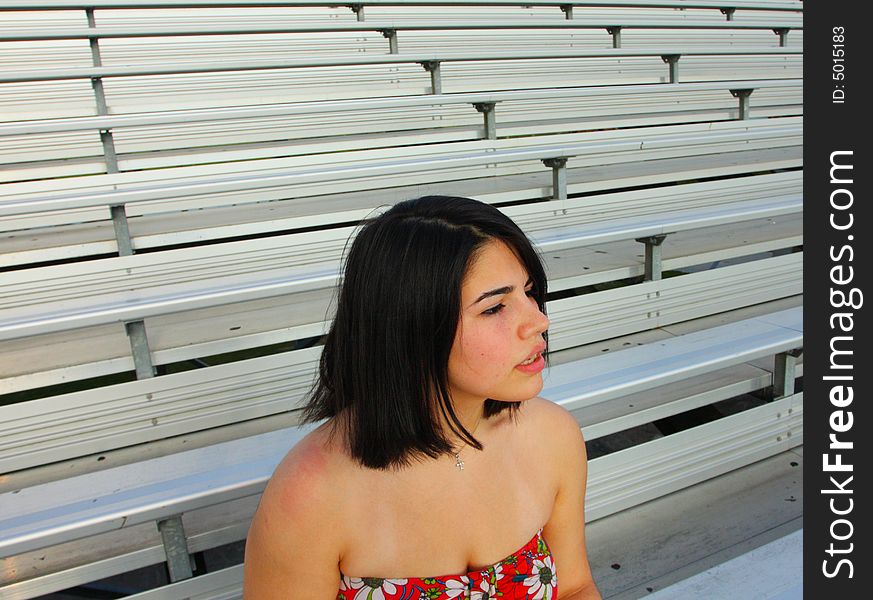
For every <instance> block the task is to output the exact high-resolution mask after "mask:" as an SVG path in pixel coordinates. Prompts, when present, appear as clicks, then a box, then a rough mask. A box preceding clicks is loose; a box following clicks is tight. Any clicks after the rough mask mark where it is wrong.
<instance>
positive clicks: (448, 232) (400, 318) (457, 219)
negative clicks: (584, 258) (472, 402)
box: [303, 196, 547, 469]
mask: <svg viewBox="0 0 873 600" xmlns="http://www.w3.org/2000/svg"><path fill="white" fill-rule="evenodd" d="M491 240H501V241H503V242H504V243H506V244H507V245H508V246H509V247H510V248H511V249H512V250H513V251H514V252H515V254H516V256H517V257H518V259H519V261H520V262H521V263H522V265H523V266H524V267H525V269H526V270H527V273H528V275H529V276H530V278H531V280H532V283H533V297H534V298H535V299H536V301H537V304H538V305H539V307H540V310H542V311H543V312H545V300H546V285H547V284H546V275H545V271H544V269H543V265H542V262H541V260H540V257H539V256H538V254H537V252H536V251H535V250H534V248H533V246H532V245H531V242H530V241H529V240H528V238H527V237H526V236H525V234H524V233H523V232H522V231H521V229H519V227H518V226H517V225H516V224H515V223H514V222H513V221H512V220H511V219H510V218H509V217H507V216H506V215H504V214H503V213H502V212H500V211H499V210H498V209H497V208H495V207H493V206H490V205H488V204H485V203H483V202H479V201H477V200H471V199H469V198H460V197H450V196H425V197H422V198H417V199H414V200H406V201H403V202H400V203H398V204H396V205H394V206H393V207H392V208H390V209H389V210H387V211H386V212H384V213H382V214H381V215H379V216H377V217H375V218H372V219H368V220H365V221H364V223H363V226H362V227H361V228H360V229H359V231H358V234H357V236H356V237H355V239H354V241H353V242H352V245H351V248H350V250H349V252H348V255H347V257H346V261H345V267H344V269H343V273H342V277H341V284H340V291H339V295H338V301H337V307H336V315H335V317H334V320H333V324H332V326H331V328H330V331H329V333H328V334H327V338H326V341H325V344H324V349H323V351H322V354H321V361H320V365H319V373H318V379H317V381H316V383H315V385H314V387H313V390H312V392H311V394H310V397H309V400H308V402H307V404H306V405H305V407H304V411H303V419H304V421H305V422H313V421H320V420H322V419H327V418H330V417H336V419H335V422H334V425H335V426H336V425H338V421H339V420H340V419H342V423H343V425H344V426H345V427H344V428H343V429H344V431H345V437H346V440H345V441H346V443H347V446H348V448H349V451H350V452H351V455H352V456H353V457H354V458H355V459H356V460H358V461H359V462H360V463H361V464H362V465H364V466H366V467H370V468H375V469H388V468H400V467H404V466H408V465H409V464H410V462H411V461H410V459H413V458H414V459H416V460H422V459H424V457H430V458H437V457H439V456H441V455H443V454H447V453H450V452H452V444H451V442H450V441H449V439H447V434H446V432H445V431H443V428H442V426H441V425H440V419H439V415H440V414H441V415H443V417H444V418H445V420H446V422H447V423H448V424H449V427H450V428H451V430H452V432H454V433H455V434H456V435H458V436H460V437H461V438H462V439H463V440H464V441H465V442H466V443H467V444H469V445H470V446H471V447H473V448H476V449H478V450H481V449H482V445H481V443H480V442H479V441H478V440H476V438H474V437H473V435H472V433H470V432H469V431H468V430H467V429H466V428H465V427H464V426H463V424H462V423H461V422H460V420H459V419H458V417H457V415H456V414H455V411H454V409H453V406H452V402H451V395H450V391H449V390H450V388H449V380H448V362H449V353H450V351H451V348H452V344H453V342H454V339H455V332H456V330H457V327H458V321H459V318H460V310H461V309H460V306H461V284H462V282H463V280H464V276H465V274H466V272H467V269H468V267H469V266H470V265H471V263H472V261H473V260H475V258H476V255H477V253H478V252H480V251H481V250H482V248H483V246H485V245H486V244H487V243H488V242H489V241H491ZM518 408H519V403H518V402H499V401H496V400H492V399H490V398H489V399H487V400H486V401H485V413H484V416H485V417H490V416H493V415H496V414H498V413H500V412H502V411H504V410H508V411H510V413H509V414H510V415H511V416H512V417H513V418H514V417H515V415H516V413H517V411H518ZM334 431H335V430H334Z"/></svg>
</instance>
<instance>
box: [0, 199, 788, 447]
mask: <svg viewBox="0 0 873 600" xmlns="http://www.w3.org/2000/svg"><path fill="white" fill-rule="evenodd" d="M801 227H802V217H801V216H800V215H796V216H793V217H789V216H786V217H782V218H779V219H776V220H775V221H774V220H773V219H763V220H759V221H755V222H752V223H751V224H750V226H747V227H737V225H729V226H722V227H718V228H706V229H702V230H695V231H693V232H689V233H687V234H683V233H678V234H676V235H674V236H669V237H668V239H667V241H666V242H665V243H664V247H663V268H664V269H665V270H675V269H681V268H687V267H689V266H693V265H700V264H706V263H712V262H715V261H722V260H731V259H735V258H737V257H741V256H744V255H749V254H755V253H764V252H772V251H778V250H783V249H789V248H792V247H795V246H798V245H800V244H802V236H801ZM727 236H742V239H743V240H745V241H747V242H748V243H747V244H745V245H743V246H740V247H733V246H731V245H730V242H729V240H730V238H729V237H727ZM640 249H641V248H640V245H639V244H637V243H635V242H615V243H613V244H606V245H600V246H593V247H589V248H580V249H568V250H562V251H559V252H550V253H547V254H546V262H547V269H548V271H549V273H550V276H551V277H552V281H551V283H550V285H551V286H552V288H553V289H556V290H557V289H568V288H574V287H582V286H594V285H598V284H601V283H603V282H611V281H619V280H622V279H627V278H631V277H641V276H642V275H643V274H644V268H643V265H642V263H641V259H640V258H639V253H640ZM783 260H784V259H783ZM780 264H781V263H780ZM765 265H770V266H771V267H772V268H774V269H775V267H776V265H775V263H765ZM764 268H770V267H767V266H765V267H764ZM798 268H799V267H798ZM785 269H787V270H788V272H789V273H790V272H791V269H792V267H791V266H790V265H783V266H780V267H779V270H785ZM730 273H731V272H730V271H729V272H727V273H726V274H725V273H724V272H723V273H722V274H725V275H726V276H727V277H728V279H730V277H733V275H730ZM772 274H773V275H775V272H773V273H772ZM716 275H717V273H713V274H711V276H716ZM769 275H770V274H768V273H766V272H760V273H759V274H758V275H755V276H753V277H761V278H762V280H761V281H760V282H759V284H758V287H759V288H761V289H763V290H768V292H770V291H774V290H772V289H770V288H768V287H767V286H768V284H769ZM739 276H740V274H737V277H739ZM743 277H745V275H743ZM704 279H705V278H704ZM789 281H791V278H790V276H789ZM699 284H700V285H705V284H704V283H703V281H702V280H701V281H700V282H699ZM746 285H748V284H746ZM792 285H793V286H794V287H791V288H790V289H799V278H797V277H795V278H794V280H793V282H792ZM753 288H754V285H753ZM743 289H746V288H743ZM753 291H757V290H754V289H753ZM630 292H631V290H628V293H630ZM743 294H744V293H743V292H741V293H739V294H732V295H731V297H732V298H733V299H734V300H733V301H734V302H740V303H742V302H745V301H748V300H749V299H750V298H754V297H755V295H754V294H753V295H751V296H749V297H744V295H743ZM331 297H332V290H330V289H328V288H325V289H323V290H320V291H317V292H312V293H306V294H295V295H292V296H290V297H284V298H283V297H277V298H275V299H272V300H261V301H254V302H246V303H242V304H236V305H228V306H226V307H217V308H212V309H203V310H200V311H190V312H186V313H179V314H173V315H166V316H162V317H154V318H149V319H146V327H147V330H148V333H149V340H150V346H151V351H152V359H153V362H154V363H155V364H156V365H167V364H172V363H174V362H179V361H184V360H190V359H197V358H200V357H208V356H212V355H215V354H222V353H227V352H234V351H238V350H245V349H249V348H257V347H262V346H268V345H270V344H276V343H286V344H287V343H288V342H291V341H293V340H305V339H307V338H312V337H316V336H319V335H321V334H322V333H324V332H325V330H326V328H327V325H328V321H326V320H325V318H326V316H327V315H326V313H328V306H329V303H330V299H331ZM289 306H294V307H295V309H294V310H293V311H289V309H288V307H289ZM698 306H706V305H704V304H699V305H698ZM605 318H606V319H607V321H610V316H609V313H607V314H606V315H605ZM645 323H646V321H645V320H644V321H638V322H637V326H640V325H643V324H645ZM622 326H626V324H624V325H622ZM589 338H590V336H589ZM0 358H2V360H0V364H3V372H2V374H3V377H4V378H3V380H2V381H3V388H2V389H3V391H4V392H6V393H10V392H15V391H23V390H27V389H31V388H39V387H43V386H46V385H55V384H59V383H62V382H70V381H76V380H82V379H87V378H90V377H96V376H100V375H106V374H112V373H119V372H123V371H130V370H132V369H133V368H134V366H135V365H134V362H133V359H132V357H131V353H130V343H129V341H128V339H127V337H126V336H125V333H124V330H123V328H121V327H118V326H111V325H110V326H103V327H96V328H90V329H88V330H87V331H85V332H77V331H73V332H59V333H56V334H46V335H43V336H38V337H33V338H22V339H19V340H9V341H6V342H4V344H3V345H2V352H0ZM205 364H214V363H213V361H212V360H209V359H207V360H206V361H205ZM67 400H69V401H74V402H75V401H82V400H81V399H79V400H74V397H70V398H68V399H67ZM67 400H63V401H62V402H66V401H67ZM237 401H238V402H242V404H240V406H239V408H240V410H241V412H240V414H241V415H243V416H245V415H247V414H250V413H249V411H251V410H253V408H252V407H251V406H246V403H247V402H248V400H245V401H243V399H240V398H238V399H237ZM273 410H276V409H275V408H274V409H273ZM224 418H225V419H227V418H232V416H231V415H228V414H225V415H224ZM200 425H201V426H202V425H203V423H202V422H201V423H200ZM187 426H188V427H193V426H194V425H193V423H189V424H188V425H187ZM147 429H153V428H151V427H149V428H147ZM150 435H160V434H159V432H158V430H156V429H155V430H153V431H152V432H151V434H150ZM70 448H72V446H70Z"/></svg>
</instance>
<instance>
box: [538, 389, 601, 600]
mask: <svg viewBox="0 0 873 600" xmlns="http://www.w3.org/2000/svg"><path fill="white" fill-rule="evenodd" d="M546 402H548V404H549V405H550V406H547V407H546V408H547V410H546V411H545V413H546V419H547V423H546V424H544V426H546V427H548V429H547V431H549V432H550V438H551V440H552V442H553V445H552V456H553V460H552V465H554V466H555V468H556V477H557V482H558V483H557V494H556V496H555V503H554V506H553V508H552V514H551V516H550V517H549V520H548V523H546V526H545V528H544V529H543V536H544V537H545V539H546V542H547V543H548V544H549V548H550V549H551V551H552V554H553V555H554V561H555V566H556V568H557V573H558V590H559V593H560V595H561V597H562V598H563V597H565V596H567V595H570V594H572V593H574V592H577V591H580V590H586V591H588V592H590V593H591V594H592V595H591V596H590V597H592V598H599V597H600V596H599V594H598V593H597V591H596V588H595V586H594V580H593V578H592V576H591V568H590V566H589V564H588V553H587V550H586V547H585V487H586V481H587V478H588V457H587V454H586V452H585V440H583V439H582V430H581V429H580V428H579V424H578V423H577V422H576V419H575V418H574V417H573V415H572V414H570V413H569V412H568V411H567V410H566V409H564V408H563V407H561V406H558V405H557V404H554V403H552V402H549V401H546ZM586 597H588V596H586Z"/></svg>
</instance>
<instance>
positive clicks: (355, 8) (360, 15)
mask: <svg viewBox="0 0 873 600" xmlns="http://www.w3.org/2000/svg"><path fill="white" fill-rule="evenodd" d="M349 8H351V9H352V12H354V13H355V17H356V18H357V19H358V21H363V20H364V5H363V4H349Z"/></svg>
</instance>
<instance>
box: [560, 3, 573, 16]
mask: <svg viewBox="0 0 873 600" xmlns="http://www.w3.org/2000/svg"><path fill="white" fill-rule="evenodd" d="M561 11H562V12H563V13H564V18H565V19H567V20H570V19H572V18H573V5H572V4H562V5H561Z"/></svg>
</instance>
